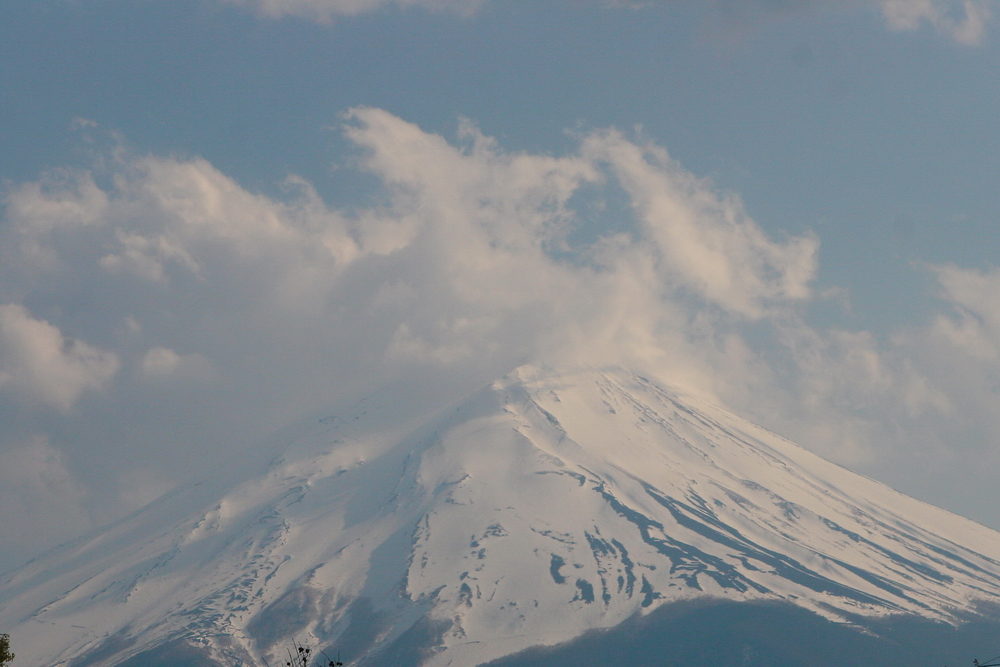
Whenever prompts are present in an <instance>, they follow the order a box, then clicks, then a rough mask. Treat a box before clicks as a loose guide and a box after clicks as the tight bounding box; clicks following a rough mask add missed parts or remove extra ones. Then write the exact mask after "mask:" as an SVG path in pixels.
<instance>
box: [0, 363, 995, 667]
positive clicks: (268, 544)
mask: <svg viewBox="0 0 1000 667" xmlns="http://www.w3.org/2000/svg"><path fill="white" fill-rule="evenodd" d="M378 422H379V415H378V414H376V413H375V411H371V410H369V409H368V408H366V407H365V406H362V407H361V408H359V410H358V412H357V413H356V414H353V415H338V416H337V417H334V418H329V419H324V420H322V422H321V423H319V424H317V425H315V427H314V428H313V429H312V431H311V432H310V433H309V434H308V435H306V436H303V437H302V438H300V439H299V440H298V441H297V442H296V443H294V444H293V446H291V447H290V448H289V449H288V451H287V453H286V454H285V455H283V456H282V457H280V458H279V459H276V460H274V461H273V462H272V463H271V465H270V466H269V467H268V469H267V470H266V471H264V472H262V473H261V474H258V475H255V476H253V477H252V478H250V479H246V480H244V481H242V482H240V483H237V484H233V485H228V486H226V487H225V488H222V489H220V488H219V486H218V485H213V484H212V483H209V482H204V483H201V484H193V485H190V486H187V487H184V488H182V489H179V490H177V491H175V492H173V493H171V494H168V495H167V496H165V497H163V498H161V499H160V500H158V501H156V502H154V503H153V504H151V505H149V506H148V507H146V508H145V509H143V510H141V511H139V512H137V513H135V514H133V515H132V516H130V517H128V518H126V519H124V520H122V521H119V522H118V523H116V524H113V525H111V526H109V527H107V528H105V529H103V530H101V531H99V532H97V533H96V534H94V535H91V536H88V537H86V538H83V539H80V540H77V541H75V542H73V543H70V544H68V545H65V546H63V547H60V548H59V549H57V550H55V551H53V552H52V553H50V554H48V555H46V556H44V557H42V558H40V559H37V560H35V561H32V562H30V563H28V564H27V565H25V566H24V567H22V568H20V569H19V570H17V571H14V572H13V573H10V574H8V575H7V576H5V577H4V578H3V579H2V580H0V628H3V629H4V630H5V631H6V632H10V633H11V635H12V636H13V637H14V638H15V640H16V641H17V642H18V645H17V653H18V657H19V660H21V663H20V664H22V665H25V667H35V666H36V665H37V666H41V665H46V666H55V665H71V666H73V667H84V666H97V665H118V664H124V665H130V666H131V665H159V664H163V665H166V664H173V665H181V664H184V665H199V666H201V665H206V666H207V665H236V664H244V665H255V666H256V665H263V664H265V663H264V661H265V660H266V661H268V662H269V663H270V664H275V663H276V662H283V661H284V660H283V658H282V657H281V656H282V655H283V654H284V651H285V648H286V646H287V642H288V641H289V640H290V639H292V638H294V639H297V640H298V641H299V642H304V643H307V644H311V645H314V646H319V647H323V648H326V647H335V648H334V650H336V651H340V652H341V655H342V658H343V659H344V660H345V662H350V663H355V664H359V665H390V664H393V665H397V664H424V665H433V666H444V665H475V664H480V663H483V662H487V661H490V660H495V659H498V658H501V657H503V656H507V655H510V654H513V653H515V652H518V651H521V650H523V649H526V648H528V647H532V646H536V645H553V644H557V643H560V642H567V641H570V640H572V639H574V638H576V637H579V636H581V635H583V634H584V633H586V632H587V631H588V630H594V629H598V628H611V627H613V626H617V625H619V624H621V623H623V622H625V621H626V620H628V619H633V618H637V617H642V616H643V615H648V614H649V613H650V612H653V611H654V610H656V609H657V608H661V607H663V606H665V605H669V604H672V603H678V602H682V601H689V602H692V601H704V600H715V601H719V600H728V601H732V602H739V603H743V602H755V603H759V602H766V601H774V602H780V603H783V604H787V605H793V606H795V607H797V608H801V609H803V610H806V611H808V612H810V613H813V614H816V615H819V616H821V617H824V618H826V619H830V620H833V621H836V622H845V621H852V622H856V621H857V619H877V618H883V617H891V616H893V615H912V616H918V617H921V618H924V619H930V620H933V621H936V622H940V623H950V624H957V623H959V622H960V621H962V620H963V619H968V618H972V617H975V616H976V615H977V614H978V613H979V610H981V609H982V608H983V607H984V605H989V604H995V603H998V602H1000V533H997V532H994V531H992V530H990V529H987V528H985V527H983V526H980V525H978V524H976V523H974V522H972V521H969V520H966V519H963V518H961V517H958V516H956V515H954V514H951V513H949V512H946V511H944V510H940V509H937V508H935V507H932V506H929V505H926V504H924V503H921V502H919V501H917V500H914V499H912V498H909V497H907V496H904V495H902V494H900V493H898V492H896V491H893V490H892V489H890V488H888V487H886V486H884V485H882V484H879V483H877V482H874V481H872V480H870V479H867V478H865V477H862V476H860V475H857V474H854V473H852V472H849V471H847V470H845V469H843V468H840V467H838V466H836V465H834V464H832V463H829V462H827V461H825V460H823V459H821V458H819V457H817V456H816V455H814V454H811V453H809V452H807V451H806V450H804V449H802V448H800V447H798V446H796V445H794V444H793V443H791V442H789V441H787V440H785V439H783V438H781V437H779V436H777V435H774V434H773V433H770V432H768V431H766V430H764V429H762V428H760V427H758V426H755V425H753V424H751V423H749V422H747V421H746V420H744V419H741V418H739V417H737V416H734V415H732V414H731V413H728V412H726V411H725V410H723V409H721V408H719V407H717V406H714V405H711V404H710V403H707V402H705V401H702V400H700V399H697V398H694V397H691V396H687V395H683V394H681V393H678V392H675V391H672V390H668V389H666V388H664V387H662V386H659V385H658V384H656V383H654V382H651V381H649V380H647V379H645V378H643V377H640V376H638V375H635V374H633V373H630V372H628V371H625V370H621V369H610V370H583V371H575V372H570V373H556V372H552V371H544V370H540V369H537V368H534V367H524V368H521V369H518V370H517V371H515V372H514V373H512V374H511V375H509V376H507V377H505V378H504V379H502V380H500V381H498V382H496V383H494V384H492V385H491V386H489V387H486V388H484V389H482V390H480V391H478V392H476V393H475V394H473V395H472V396H470V397H468V398H467V399H466V400H464V401H462V402H460V403H458V404H456V405H453V406H452V407H450V408H449V409H447V410H446V411H444V412H440V413H438V414H436V415H434V416H433V417H431V418H428V419H424V420H421V421H420V422H419V423H413V424H406V425H403V426H398V425H397V426H394V427H392V428H388V427H387V428H386V429H384V430H379V429H378V428H373V427H372V425H374V424H378ZM363 424H367V426H364V427H362V426H360V425H363Z"/></svg>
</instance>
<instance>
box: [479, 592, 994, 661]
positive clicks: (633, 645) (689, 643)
mask: <svg viewBox="0 0 1000 667" xmlns="http://www.w3.org/2000/svg"><path fill="white" fill-rule="evenodd" d="M997 619H998V620H996V621H986V620H982V619H976V620H970V621H969V622H967V623H965V624H963V625H962V626H960V627H958V628H955V627H953V626H950V625H947V624H944V623H936V622H934V621H929V620H925V619H919V618H913V617H909V618H907V617H898V618H891V619H884V620H878V621H871V620H866V621H865V626H864V628H860V627H858V626H857V625H848V624H844V623H833V622H831V621H828V620H826V619H824V618H822V617H820V616H817V615H816V614H813V613H811V612H809V611H806V610H804V609H801V608H798V607H795V606H793V605H790V604H782V603H746V602H744V603H735V602H701V603H678V604H672V605H667V606H665V607H662V608H660V609H658V610H656V611H654V612H652V613H650V614H649V615H648V616H645V617H641V618H640V617H635V618H632V619H630V620H628V621H626V622H625V623H623V624H621V625H619V626H617V627H614V628H610V629H608V630H597V631H591V632H588V633H586V634H584V635H583V636H582V637H580V638H578V639H575V640H573V641H570V642H567V643H565V644H561V645H559V646H554V647H548V648H531V649H527V650H525V651H522V652H521V653H517V654H514V655H510V656H507V657H505V658H501V659H499V660H495V661H493V662H490V663H488V665H489V667H598V666H600V667H607V665H621V666H623V667H625V666H627V667H702V666H705V667H708V666H715V665H719V666H722V665H725V666H726V667H807V666H808V667H891V666H893V665H899V666H902V665H906V667H945V666H946V665H949V666H951V667H965V666H967V665H971V664H972V660H973V659H974V658H977V657H978V658H980V659H987V658H990V657H992V656H993V655H996V654H997V653H1000V616H997ZM860 620H861V619H859V621H860Z"/></svg>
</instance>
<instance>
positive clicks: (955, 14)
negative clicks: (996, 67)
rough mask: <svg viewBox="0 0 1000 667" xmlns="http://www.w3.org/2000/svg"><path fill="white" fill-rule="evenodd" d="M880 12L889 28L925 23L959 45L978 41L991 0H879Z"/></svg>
mask: <svg viewBox="0 0 1000 667" xmlns="http://www.w3.org/2000/svg"><path fill="white" fill-rule="evenodd" d="M880 4H881V9H882V14H883V15H884V16H885V19H886V21H887V23H888V24H889V27H890V28H892V29H893V30H917V29H918V28H920V27H921V26H922V25H929V26H930V27H932V28H933V29H934V30H936V31H938V32H940V33H942V34H944V35H946V36H948V37H951V38H952V39H954V40H955V41H957V42H959V43H961V44H968V45H975V44H979V43H980V42H982V40H983V37H984V36H985V34H986V28H987V26H988V25H989V23H990V22H991V21H992V18H993V11H992V8H993V2H992V0H881V3H880Z"/></svg>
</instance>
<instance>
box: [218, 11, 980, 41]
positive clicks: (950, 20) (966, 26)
mask: <svg viewBox="0 0 1000 667" xmlns="http://www.w3.org/2000/svg"><path fill="white" fill-rule="evenodd" d="M224 1H225V2H228V3H230V4H236V5H241V6H244V7H247V8H249V9H252V10H253V11H255V12H256V13H257V14H258V15H260V16H263V17H267V18H282V17H285V16H292V17H298V18H302V19H306V20H311V21H317V22H319V23H331V22H332V21H333V20H334V19H335V18H337V17H348V16H356V15H359V14H363V13H367V12H373V11H376V10H380V9H385V8H388V7H399V8H409V7H419V8H421V9H426V10H431V11H450V12H454V13H458V14H460V15H464V16H470V15H472V14H474V13H476V11H477V10H479V9H480V8H481V7H482V6H483V5H484V4H485V3H486V2H487V1H488V0H224ZM597 1H598V0H595V2H597ZM600 2H601V4H602V5H603V6H605V7H608V8H609V9H615V10H622V9H630V10H641V9H643V8H644V7H649V6H651V5H655V4H658V3H657V2H656V1H655V0H653V1H645V2H631V1H622V0H600ZM994 5H995V0H837V1H835V2H827V1H826V0H807V1H806V2H801V3H773V2H765V1H763V0H742V2H740V1H737V2H732V1H730V0H713V2H708V3H702V6H703V7H713V8H715V9H720V8H721V9H723V10H724V12H725V13H726V14H732V13H734V12H736V13H739V12H740V11H743V10H750V11H753V12H754V13H760V12H764V13H772V14H773V13H788V12H790V11H797V10H801V9H809V8H815V7H822V8H824V9H825V10H828V11H834V12H842V11H859V10H862V11H871V10H875V11H876V12H879V13H880V14H881V15H882V17H883V19H884V20H885V22H886V25H887V26H888V27H889V28H890V29H891V30H897V31H899V30H907V31H912V30H919V29H921V28H922V27H924V26H927V27H929V28H931V29H932V30H934V31H936V32H938V33H939V34H942V35H944V36H946V37H948V38H950V39H953V40H954V41H956V42H958V43H960V44H965V45H970V46H972V45H978V44H980V43H981V42H982V40H983V38H984V37H985V36H986V32H987V29H988V27H989V25H990V24H991V23H992V20H993V9H994Z"/></svg>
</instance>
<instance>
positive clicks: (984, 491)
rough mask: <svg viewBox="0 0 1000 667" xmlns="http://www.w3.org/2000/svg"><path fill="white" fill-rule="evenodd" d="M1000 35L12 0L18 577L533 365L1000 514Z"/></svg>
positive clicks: (7, 58)
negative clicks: (165, 510) (358, 408)
mask: <svg viewBox="0 0 1000 667" xmlns="http://www.w3.org/2000/svg"><path fill="white" fill-rule="evenodd" d="M998 32H1000V3H998V2H997V1H996V0H965V1H953V0H836V1H833V0H701V1H695V0H649V1H647V2H627V1H619V2H614V1H610V0H546V1H545V2H518V1H508V2H503V1H501V0H34V1H33V2H28V3H26V2H16V1H14V0H0V91H2V92H0V424H2V425H3V428H2V429H0V535H3V539H2V540H0V571H4V570H8V569H11V568H14V567H16V566H18V565H19V564H21V563H23V562H25V561H26V560H28V559H30V558H32V557H34V556H37V555H39V554H41V553H43V552H44V551H45V550H46V549H49V548H51V547H53V546H55V545H57V544H59V543H61V542H64V541H66V540H69V539H72V538H74V537H76V536H78V535H80V534H83V533H85V532H88V531H90V530H93V529H95V528H97V527H99V526H101V525H103V524H106V523H107V522H109V521H113V520H115V519H117V518H119V517H121V516H124V515H126V514H127V513H129V512H131V511H134V510H135V509H137V508H139V507H141V506H142V505H143V504H145V503H146V502H149V501H151V500H153V499H154V498H156V497H157V496H158V495H160V494H162V493H164V492H165V491H167V490H169V489H171V488H173V487H174V486H176V485H177V484H179V483H182V482H184V481H186V480H188V479H191V478H193V477H198V476H199V475H210V474H213V473H212V471H213V470H217V469H219V468H220V467H223V468H225V467H232V466H233V465H235V463H237V462H244V461H249V460H254V459H255V457H259V456H260V455H261V454H262V452H267V451H271V449H273V448H274V447H280V446H281V443H282V437H284V436H282V435H281V433H285V431H283V430H282V429H284V428H286V427H287V426H288V425H289V424H295V423H297V421H299V420H303V419H311V418H312V417H313V416H315V415H316V414H334V413H336V412H337V411H338V410H342V409H347V408H348V407H349V406H351V405H354V404H355V403H356V402H357V401H358V400H360V399H362V398H363V397H365V396H369V395H371V394H372V393H373V392H390V394H391V395H393V396H395V397H398V398H397V399H396V400H398V402H399V403H400V405H405V406H407V409H409V410H412V411H419V410H422V409H431V408H433V407H434V406H438V405H443V404H446V403H447V402H448V401H451V400H455V399H456V398H458V397H460V396H461V395H462V394H464V393H467V392H469V391H472V390H474V389H476V388H478V387H480V386H482V385H484V384H486V383H489V382H491V381H493V380H495V379H497V378H499V377H501V376H503V375H504V374H506V373H508V372H510V371H511V370H513V369H514V368H516V367H518V366H520V365H522V364H525V363H535V364H542V365H548V366H554V367H567V368H569V367H574V366H579V365H592V366H603V365H622V366H626V367H628V368H632V369H634V370H637V371H639V372H641V373H643V374H645V375H648V376H650V377H654V378H657V379H659V380H660V381H662V382H664V383H666V384H668V385H673V386H678V387H681V388H684V389H685V390H687V391H693V392H696V393H698V394H700V395H703V396H705V397H707V398H709V399H710V400H714V401H716V402H718V403H720V404H722V405H724V406H727V407H728V408H730V409H732V410H733V411H735V412H737V413H738V414H740V415H743V416H745V417H747V418H749V419H751V420H753V421H755V422H757V423H760V424H762V425H764V426H766V427H768V428H771V429H772V430H774V431H776V432H778V433H780V434H782V435H784V436H786V437H788V438H790V439H792V440H793V441H795V442H797V443H799V444H801V445H802V446H804V447H807V448H809V449H811V450H813V451H815V452H817V453H819V454H821V455H822V456H825V457H827V458H829V459H831V460H833V461H835V462H837V463H840V464H842V465H844V466H847V467H848V468H850V469H852V470H855V471H857V472H860V473H862V474H865V475H868V476H870V477H873V478H875V479H878V480H880V481H883V482H885V483H887V484H889V485H891V486H893V487H894V488H897V489H899V490H901V491H903V492H905V493H909V494H911V495H914V496H916V497H917V498H920V499H922V500H925V501H927V502H930V503H932V504H936V505H939V506H942V507H944V508H946V509H949V510H952V511H954V512H957V513H960V514H962V515H965V516H968V517H970V518H973V519H975V520H977V521H980V522H982V523H984V524H986V525H988V526H991V527H993V528H1000V500H998V499H997V498H996V494H994V493H991V491H992V486H993V484H992V482H993V471H994V470H995V469H997V467H998V465H1000V299H998V298H997V295H998V294H1000V224H998V223H1000V188H998V187H997V185H998V183H997V179H998V176H1000V150H998V148H1000V124H998V123H997V122H996V118H997V117H998V113H997V112H998V111H1000V66H998V65H1000V42H998ZM275 433H277V434H278V435H274V434H275ZM269 448H270V449H269Z"/></svg>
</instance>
